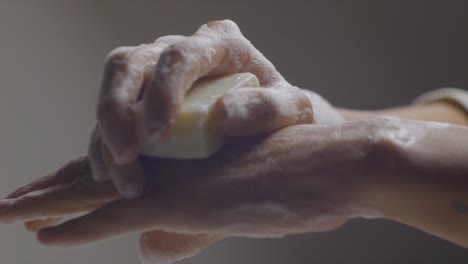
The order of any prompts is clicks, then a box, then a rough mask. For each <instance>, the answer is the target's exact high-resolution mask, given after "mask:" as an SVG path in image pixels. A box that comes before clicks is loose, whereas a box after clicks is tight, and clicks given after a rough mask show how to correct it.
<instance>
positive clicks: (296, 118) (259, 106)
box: [213, 87, 314, 136]
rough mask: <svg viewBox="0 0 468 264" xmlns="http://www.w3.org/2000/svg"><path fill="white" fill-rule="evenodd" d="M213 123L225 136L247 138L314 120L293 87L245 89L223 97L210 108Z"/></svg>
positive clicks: (304, 97)
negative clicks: (211, 109)
mask: <svg viewBox="0 0 468 264" xmlns="http://www.w3.org/2000/svg"><path fill="white" fill-rule="evenodd" d="M213 115H214V119H215V121H214V122H215V124H216V126H217V127H218V129H219V130H220V131H221V132H222V133H223V134H225V135H228V136H251V135H258V134H261V133H265V132H271V131H274V130H278V129H281V128H284V127H287V126H291V125H297V124H310V123H313V121H314V115H313V111H312V104H311V101H310V100H309V98H308V96H307V95H306V94H305V93H303V92H302V91H301V90H300V89H298V88H295V87H284V88H278V89H276V88H269V89H264V88H261V89H259V88H245V89H239V90H235V91H232V92H229V93H227V94H225V95H224V96H223V97H221V98H220V99H218V101H217V102H216V104H215V107H214V109H213Z"/></svg>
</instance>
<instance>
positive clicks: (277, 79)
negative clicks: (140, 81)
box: [143, 20, 285, 135]
mask: <svg viewBox="0 0 468 264" xmlns="http://www.w3.org/2000/svg"><path fill="white" fill-rule="evenodd" d="M236 72H251V73H253V74H255V75H257V77H259V80H260V83H261V84H262V85H270V86H276V85H278V84H285V81H284V79H283V77H282V76H281V75H280V74H279V73H278V72H277V71H276V69H275V68H274V66H273V64H271V62H269V61H268V60H267V59H266V58H265V57H264V56H263V55H262V54H261V53H260V52H259V51H257V50H256V49H255V48H254V47H253V46H252V44H251V43H250V42H249V41H248V40H246V39H245V38H244V37H243V36H242V33H241V32H240V30H239V28H238V27H237V25H236V24H235V23H234V22H232V21H229V20H224V21H214V22H210V23H208V24H206V25H204V26H202V27H201V28H200V29H199V30H198V31H197V32H196V33H195V34H194V35H193V36H191V37H188V38H186V39H185V40H184V41H182V42H179V43H176V44H174V45H170V46H169V47H167V48H166V49H165V50H164V51H163V53H162V54H161V56H160V59H159V61H158V63H157V65H156V70H155V73H154V74H153V78H152V79H151V80H150V81H149V82H148V83H147V84H146V86H145V96H144V99H143V101H144V112H145V127H146V129H147V130H148V132H149V133H150V134H161V135H164V134H167V130H168V129H170V125H171V124H172V123H173V122H174V121H175V117H176V115H177V113H178V111H179V109H180V107H181V104H182V102H183V98H184V96H185V94H186V93H187V92H188V91H189V89H190V87H191V86H192V85H193V83H194V82H195V81H196V80H197V79H199V78H201V77H205V76H218V75H224V74H229V73H236Z"/></svg>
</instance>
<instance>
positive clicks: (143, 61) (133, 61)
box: [97, 36, 183, 164]
mask: <svg viewBox="0 0 468 264" xmlns="http://www.w3.org/2000/svg"><path fill="white" fill-rule="evenodd" d="M182 38H183V37H182V36H167V37H162V38H159V39H157V40H156V41H155V43H152V44H142V45H140V46H138V47H120V48H117V49H114V50H113V51H111V52H110V53H109V55H108V56H107V58H106V65H105V70H104V77H103V82H102V87H101V92H100V95H99V99H98V109H97V116H98V121H99V124H100V126H101V130H102V134H103V136H104V141H105V142H106V144H108V146H109V149H110V151H111V154H112V156H113V158H114V160H115V162H116V163H118V164H125V163H128V162H130V161H132V160H134V159H135V158H136V156H137V151H138V149H137V131H136V124H135V122H136V116H135V105H134V104H135V102H136V101H137V100H138V98H139V96H140V95H141V89H142V86H143V83H144V82H145V80H146V79H147V78H148V73H150V72H151V73H152V72H153V68H154V66H155V65H156V62H157V61H158V59H159V55H160V54H161V52H162V50H163V48H164V47H166V46H167V45H169V44H172V43H175V42H176V41H179V40H180V39H182Z"/></svg>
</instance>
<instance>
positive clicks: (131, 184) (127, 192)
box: [110, 162, 146, 199]
mask: <svg viewBox="0 0 468 264" xmlns="http://www.w3.org/2000/svg"><path fill="white" fill-rule="evenodd" d="M110 173H111V178H112V181H113V182H114V184H115V187H116V188H117V191H118V192H119V193H120V194H121V195H122V196H123V197H125V198H128V199H133V198H137V197H139V196H141V195H142V194H143V191H144V187H145V184H146V178H145V177H144V175H143V171H142V169H141V166H140V164H139V162H132V163H130V164H125V165H118V164H113V165H112V166H111V170H110Z"/></svg>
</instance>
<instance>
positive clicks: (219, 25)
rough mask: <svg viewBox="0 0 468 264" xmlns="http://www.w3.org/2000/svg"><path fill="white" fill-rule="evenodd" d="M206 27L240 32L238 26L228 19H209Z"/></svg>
mask: <svg viewBox="0 0 468 264" xmlns="http://www.w3.org/2000/svg"><path fill="white" fill-rule="evenodd" d="M202 27H203V26H202ZM206 27H208V28H210V29H213V30H216V31H221V32H240V29H239V26H238V25H237V24H236V23H235V22H234V21H232V20H230V19H224V20H215V21H211V22H208V23H206Z"/></svg>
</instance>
